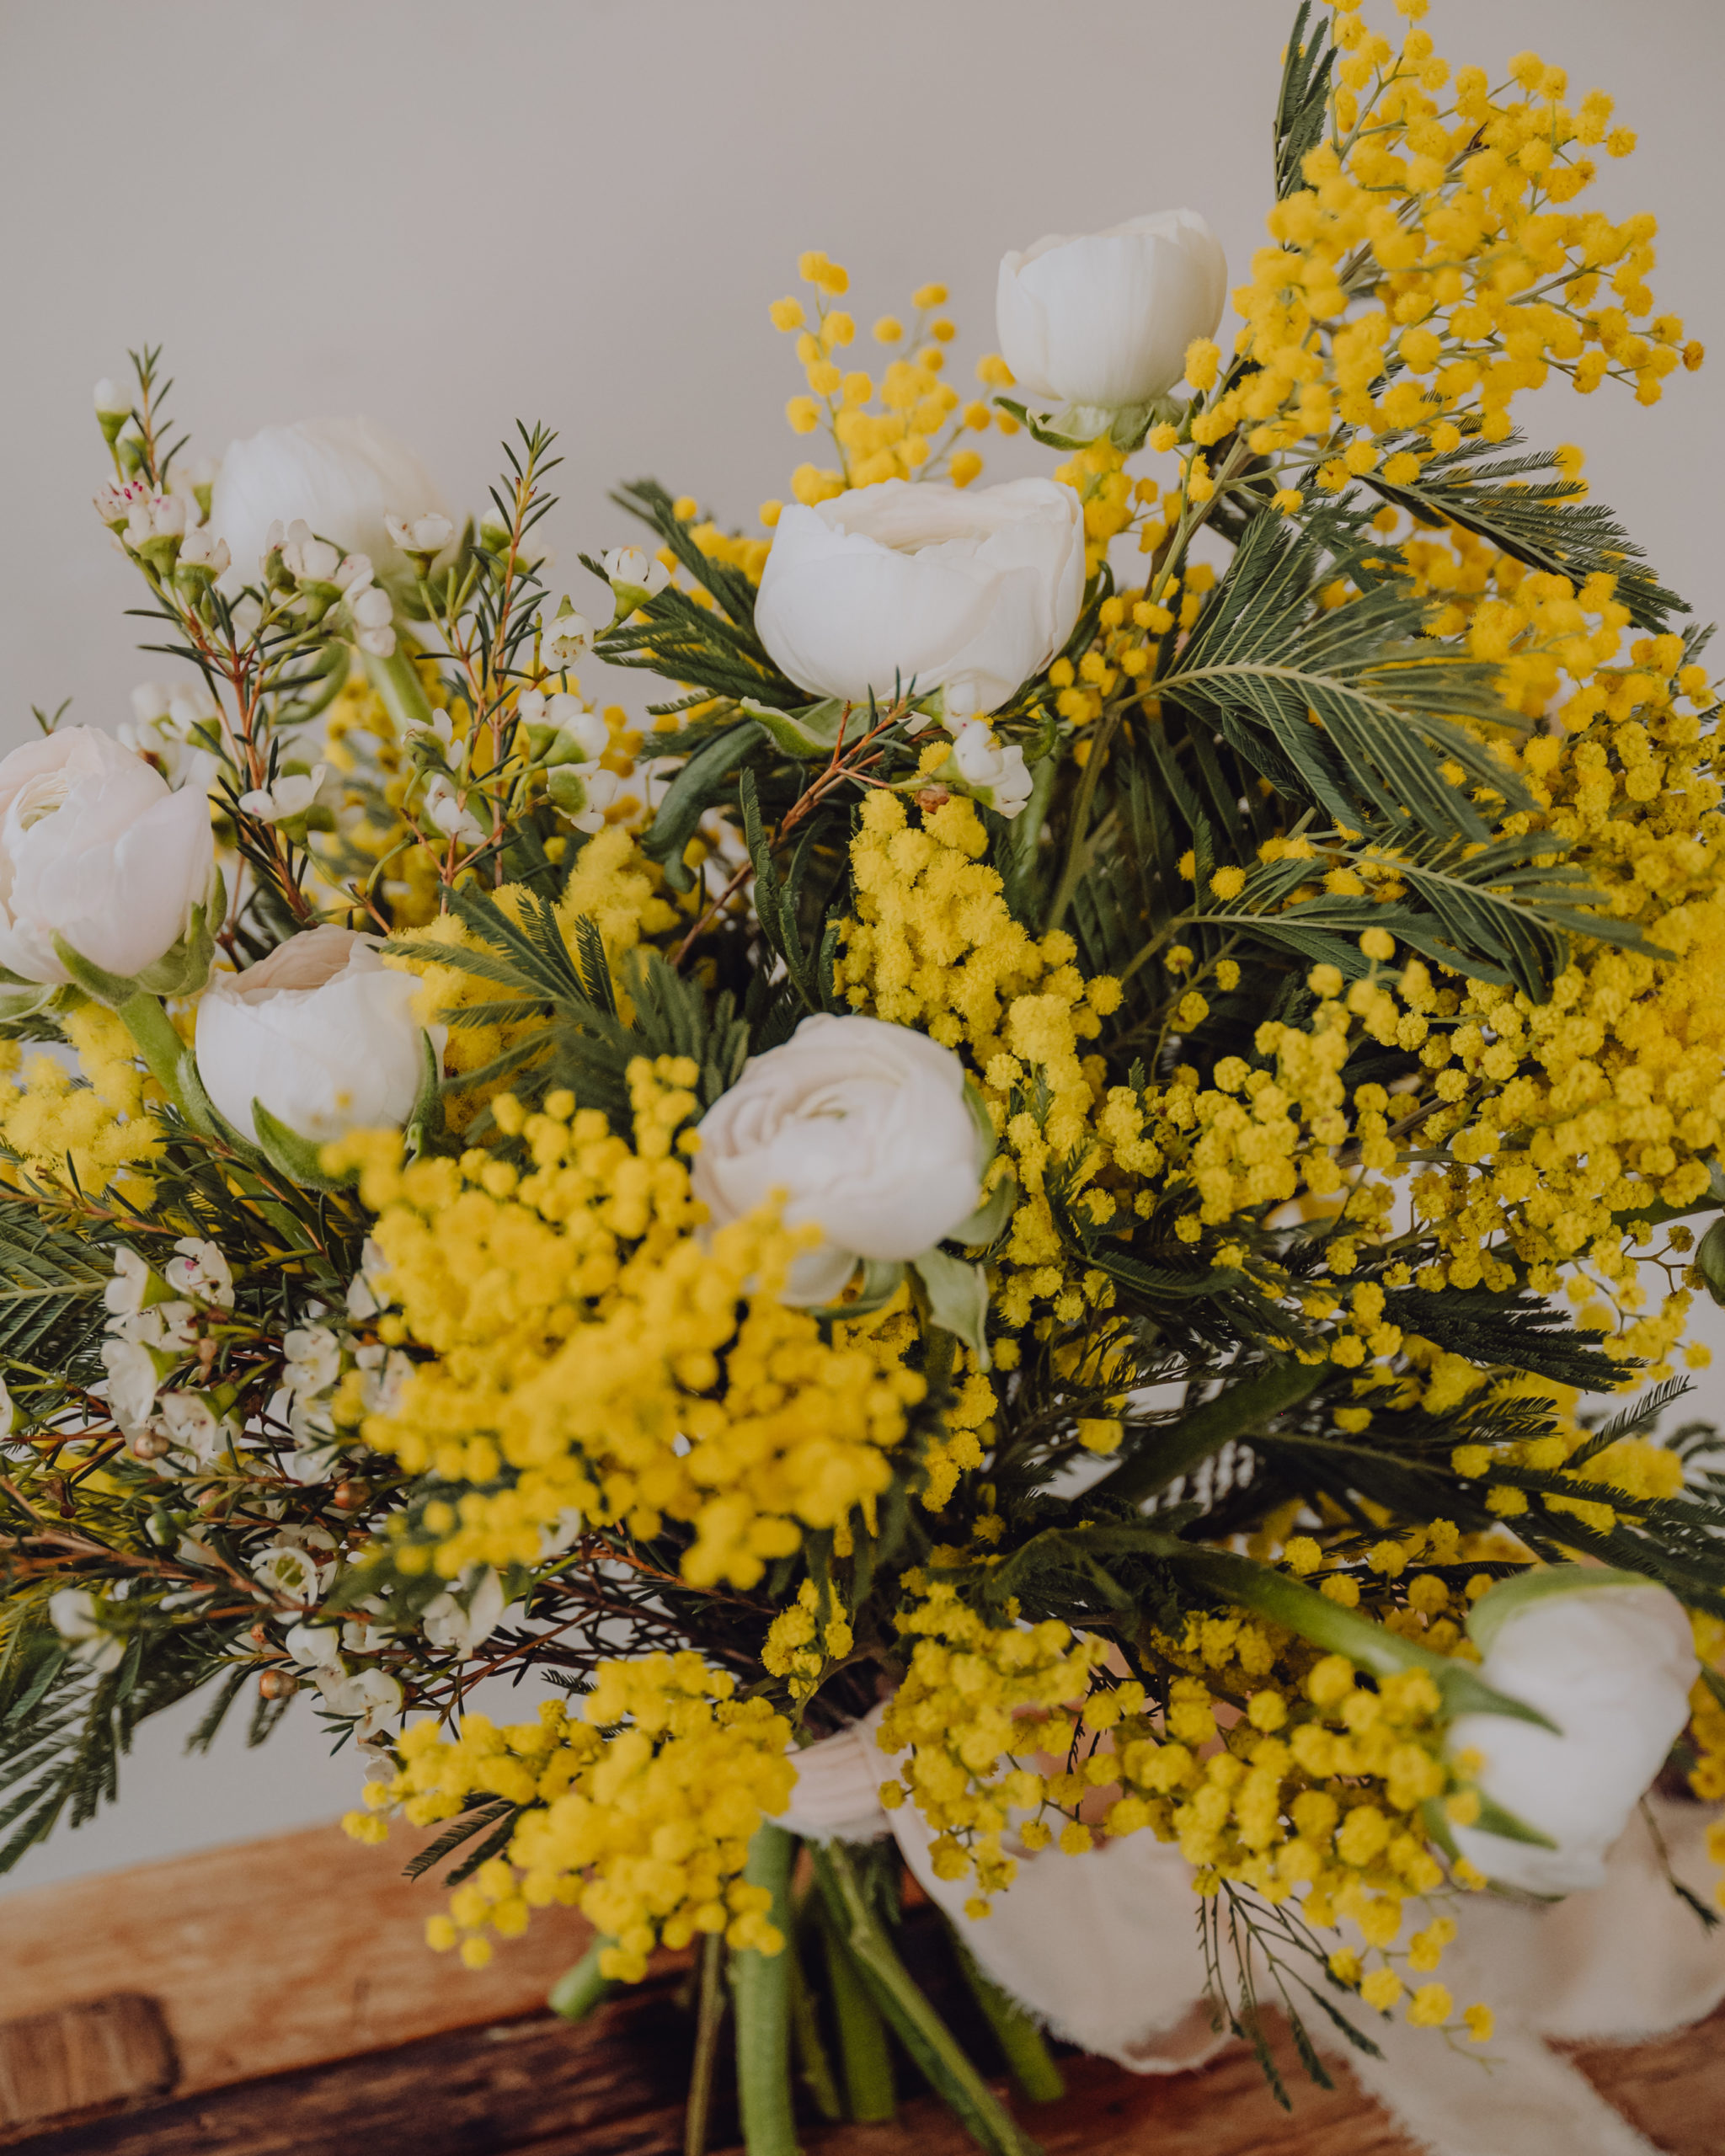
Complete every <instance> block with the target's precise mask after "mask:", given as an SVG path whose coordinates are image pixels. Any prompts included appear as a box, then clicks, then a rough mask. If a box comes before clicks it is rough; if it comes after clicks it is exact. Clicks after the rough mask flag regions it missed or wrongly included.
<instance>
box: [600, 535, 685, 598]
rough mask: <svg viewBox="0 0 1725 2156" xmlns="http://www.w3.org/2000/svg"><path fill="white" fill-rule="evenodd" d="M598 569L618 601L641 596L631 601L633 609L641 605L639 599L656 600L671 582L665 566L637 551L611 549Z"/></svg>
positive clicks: (618, 548) (657, 559)
mask: <svg viewBox="0 0 1725 2156" xmlns="http://www.w3.org/2000/svg"><path fill="white" fill-rule="evenodd" d="M600 566H601V568H603V569H604V571H605V574H606V576H608V577H609V578H610V579H611V589H612V590H613V591H615V592H617V595H619V597H622V595H624V594H632V595H633V594H639V595H641V596H640V597H634V598H633V599H632V601H631V603H632V605H633V606H639V605H640V603H641V597H644V598H648V599H653V598H656V597H657V596H658V595H659V594H660V592H661V591H663V590H664V589H665V586H666V584H669V583H670V570H669V569H668V568H666V567H665V563H663V562H661V561H660V560H659V558H657V556H655V555H653V554H649V553H645V552H643V551H642V549H641V548H640V547H612V548H611V552H609V553H608V554H606V555H605V556H604V557H603V558H602V559H601V563H600Z"/></svg>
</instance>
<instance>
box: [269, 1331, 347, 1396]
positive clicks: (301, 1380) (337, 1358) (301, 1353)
mask: <svg viewBox="0 0 1725 2156" xmlns="http://www.w3.org/2000/svg"><path fill="white" fill-rule="evenodd" d="M281 1348H282V1363H283V1367H282V1373H281V1374H282V1381H283V1383H284V1384H285V1385H286V1386H287V1387H288V1389H289V1390H290V1391H291V1392H296V1393H304V1394H316V1393H320V1392H328V1390H329V1388H330V1387H331V1385H334V1383H335V1380H337V1379H338V1378H339V1376H340V1375H341V1342H340V1341H339V1340H338V1339H337V1338H336V1337H335V1335H334V1333H333V1332H332V1331H330V1329H329V1327H328V1326H327V1325H302V1326H295V1327H294V1328H293V1329H292V1331H290V1332H288V1333H287V1334H286V1335H285V1336H284V1337H283V1339H282V1342H281Z"/></svg>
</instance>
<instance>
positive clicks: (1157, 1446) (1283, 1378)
mask: <svg viewBox="0 0 1725 2156" xmlns="http://www.w3.org/2000/svg"><path fill="white" fill-rule="evenodd" d="M1327 1370H1328V1365H1327V1364H1318V1365H1317V1366H1316V1368H1315V1369H1314V1368H1310V1367H1308V1366H1307V1365H1306V1364H1304V1363H1274V1364H1271V1365H1270V1367H1269V1368H1268V1369H1266V1370H1263V1371H1261V1372H1260V1373H1259V1374H1258V1375H1257V1376H1256V1377H1251V1378H1247V1380H1245V1382H1244V1383H1243V1384H1241V1385H1230V1386H1229V1388H1228V1390H1226V1392H1222V1393H1218V1394H1217V1396H1216V1397H1215V1399H1214V1400H1206V1401H1204V1404H1203V1406H1200V1407H1194V1409H1193V1411H1192V1412H1191V1413H1190V1414H1189V1415H1188V1416H1186V1417H1184V1418H1183V1420H1182V1421H1181V1422H1177V1423H1172V1424H1170V1425H1169V1427H1168V1428H1167V1429H1166V1430H1164V1431H1163V1432H1162V1433H1160V1434H1159V1437H1158V1438H1157V1439H1156V1440H1155V1441H1153V1442H1152V1443H1151V1444H1148V1445H1146V1446H1145V1447H1144V1449H1142V1450H1141V1451H1139V1452H1135V1453H1134V1454H1132V1456H1131V1457H1130V1459H1129V1460H1122V1461H1121V1463H1120V1465H1119V1466H1118V1467H1117V1468H1115V1469H1114V1471H1113V1473H1112V1474H1108V1475H1105V1476H1103V1479H1102V1480H1101V1481H1100V1482H1098V1483H1097V1484H1096V1485H1095V1488H1094V1492H1092V1494H1100V1495H1102V1496H1104V1497H1124V1498H1128V1499H1130V1500H1132V1501H1134V1502H1135V1501H1137V1500H1138V1499H1140V1498H1143V1497H1150V1496H1151V1494H1152V1493H1153V1492H1156V1491H1157V1490H1162V1489H1165V1488H1166V1487H1167V1485H1168V1484H1169V1483H1170V1482H1172V1481H1176V1480H1177V1479H1178V1477H1179V1476H1182V1475H1189V1474H1190V1473H1191V1471H1192V1470H1193V1469H1194V1467H1196V1466H1198V1465H1199V1464H1200V1463H1201V1462H1203V1461H1204V1460H1208V1459H1209V1458H1210V1455H1211V1454H1212V1453H1217V1452H1220V1450H1221V1449H1222V1447H1223V1446H1224V1445H1225V1444H1228V1443H1229V1442H1230V1441H1231V1439H1233V1438H1242V1437H1245V1436H1246V1435H1247V1433H1249V1432H1251V1431H1252V1430H1258V1429H1261V1428H1263V1425H1264V1424H1265V1423H1266V1422H1268V1420H1269V1419H1270V1417H1272V1416H1273V1415H1279V1413H1280V1412H1282V1410H1283V1409H1284V1407H1295V1406H1298V1405H1299V1403H1300V1401H1302V1400H1305V1399H1306V1398H1307V1397H1309V1396H1310V1395H1311V1394H1312V1393H1314V1392H1316V1390H1317V1388H1318V1385H1320V1383H1321V1382H1322V1380H1323V1378H1324V1377H1325V1375H1326V1374H1327Z"/></svg>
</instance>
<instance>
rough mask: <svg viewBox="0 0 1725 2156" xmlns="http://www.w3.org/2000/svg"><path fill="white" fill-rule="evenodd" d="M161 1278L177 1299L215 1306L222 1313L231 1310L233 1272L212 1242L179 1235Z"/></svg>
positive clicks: (194, 1236)
mask: <svg viewBox="0 0 1725 2156" xmlns="http://www.w3.org/2000/svg"><path fill="white" fill-rule="evenodd" d="M162 1274H163V1278H164V1279H165V1280H166V1281H167V1283H168V1286H169V1287H170V1288H172V1289H173V1290H174V1293H175V1294H177V1295H190V1297H192V1299H194V1300H195V1301H197V1302H200V1303H214V1304H215V1305H216V1306H217V1307H218V1308H219V1309H222V1310H232V1308H233V1273H232V1267H230V1266H229V1264H228V1262H227V1259H226V1258H225V1257H223V1256H222V1252H221V1251H219V1250H218V1249H217V1248H216V1245H215V1244H214V1243H212V1242H206V1241H204V1240H203V1239H202V1238H201V1237H200V1236H197V1235H182V1236H181V1237H180V1239H179V1241H178V1242H177V1243H175V1245H174V1256H173V1257H171V1258H169V1259H168V1262H167V1264H166V1265H164V1266H163V1268H162Z"/></svg>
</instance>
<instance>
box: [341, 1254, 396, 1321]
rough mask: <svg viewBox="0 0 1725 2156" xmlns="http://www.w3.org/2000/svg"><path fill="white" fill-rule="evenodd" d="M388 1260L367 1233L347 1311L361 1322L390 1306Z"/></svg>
mask: <svg viewBox="0 0 1725 2156" xmlns="http://www.w3.org/2000/svg"><path fill="white" fill-rule="evenodd" d="M388 1278H389V1260H388V1259H387V1257H385V1256H384V1255H383V1251H382V1246H381V1245H380V1244H379V1243H378V1242H377V1241H376V1240H375V1239H374V1238H373V1237H372V1236H371V1235H367V1236H366V1240H365V1242H364V1244H363V1246H361V1248H360V1269H359V1271H358V1272H357V1273H355V1275H354V1277H353V1278H352V1279H351V1280H350V1281H349V1283H348V1289H347V1314H348V1315H349V1316H350V1318H354V1319H355V1320H358V1321H361V1322H363V1321H364V1320H366V1318H368V1317H376V1316H377V1315H378V1314H379V1313H380V1312H381V1311H382V1310H387V1309H388V1307H389V1291H388V1284H387V1283H388Z"/></svg>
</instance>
